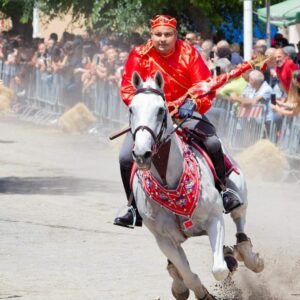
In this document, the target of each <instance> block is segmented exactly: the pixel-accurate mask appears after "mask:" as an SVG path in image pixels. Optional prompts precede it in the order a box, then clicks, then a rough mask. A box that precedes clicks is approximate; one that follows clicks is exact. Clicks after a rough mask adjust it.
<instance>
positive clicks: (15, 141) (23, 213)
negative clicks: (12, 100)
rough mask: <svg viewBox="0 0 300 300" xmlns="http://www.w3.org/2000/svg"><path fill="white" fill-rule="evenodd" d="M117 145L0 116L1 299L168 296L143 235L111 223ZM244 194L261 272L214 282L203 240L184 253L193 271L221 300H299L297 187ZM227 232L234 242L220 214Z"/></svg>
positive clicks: (147, 299) (273, 186)
mask: <svg viewBox="0 0 300 300" xmlns="http://www.w3.org/2000/svg"><path fill="white" fill-rule="evenodd" d="M119 143H120V142H115V143H110V142H108V140H107V139H102V141H101V139H100V137H99V136H87V135H66V134H62V133H60V132H59V131H57V130H56V129H53V128H45V127H37V126H35V125H31V124H29V123H24V122H21V121H18V120H16V119H15V118H14V117H11V116H10V117H3V116H2V117H0V149H1V150H0V153H1V155H0V204H1V209H0V299H14V298H16V299H17V298H20V299H24V300H25V299H26V300H29V299H30V300H44V299H45V300H52V299H53V300H66V299H72V300H87V299H91V300H106V299H109V300H119V299H126V300H134V299H137V300H154V299H160V300H169V299H172V296H171V292H170V282H171V280H170V278H169V276H168V274H167V271H166V259H165V258H164V257H163V255H162V254H161V253H160V251H159V249H158V247H157V246H156V244H155V241H154V239H153V237H152V236H151V234H150V233H149V232H148V231H147V229H146V228H144V227H143V228H139V229H134V230H130V229H123V228H120V227H117V226H113V225H112V220H113V219H114V217H115V214H116V213H117V211H118V209H119V208H120V207H121V206H122V205H124V195H123V190H122V186H121V181H120V176H119V167H118V151H119ZM249 192H250V197H249V202H250V206H249V210H248V223H247V233H248V234H249V235H250V237H251V239H252V242H253V244H254V247H255V249H257V250H258V251H259V252H260V253H261V255H262V256H263V257H264V258H265V265H266V267H265V270H264V271H263V273H261V274H254V273H251V272H250V271H249V270H247V269H245V267H244V266H243V265H241V266H240V268H239V271H238V272H237V273H236V274H235V275H234V276H233V283H232V284H229V285H228V284H224V285H220V284H217V283H216V282H215V281H214V279H213V276H212V274H211V270H210V268H211V261H212V256H211V250H210V248H209V244H208V240H207V238H206V237H202V238H194V239H191V240H189V241H188V242H187V243H186V245H185V247H184V248H185V249H186V251H187V255H188V257H189V258H190V264H191V266H192V269H193V270H194V271H195V272H196V273H198V275H199V276H200V278H201V280H202V282H203V283H204V284H205V285H206V286H207V287H208V288H209V290H210V291H211V292H212V293H214V294H215V295H216V296H219V297H220V299H228V300H229V299H251V300H265V299H266V300H271V299H278V300H289V299H292V300H297V299H300V217H299V216H300V197H299V183H298V184H295V183H292V184H288V183H284V184H278V183H264V182H258V183H257V182H249ZM226 225H227V229H226V230H227V231H226V235H227V237H226V243H227V244H233V242H234V228H233V224H232V222H231V220H230V219H229V218H228V217H227V216H226ZM190 298H191V299H194V298H193V295H192V296H191V297H190Z"/></svg>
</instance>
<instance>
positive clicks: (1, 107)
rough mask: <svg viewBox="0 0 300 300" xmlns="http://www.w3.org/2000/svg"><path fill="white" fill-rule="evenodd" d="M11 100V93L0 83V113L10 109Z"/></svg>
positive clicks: (12, 94) (12, 96) (12, 95)
mask: <svg viewBox="0 0 300 300" xmlns="http://www.w3.org/2000/svg"><path fill="white" fill-rule="evenodd" d="M13 98H14V93H13V91H12V90H11V89H9V88H7V87H6V86H4V85H3V83H0V112H4V111H7V110H8V109H9V108H10V106H11V103H12V101H13Z"/></svg>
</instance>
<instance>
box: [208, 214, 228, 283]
mask: <svg viewBox="0 0 300 300" xmlns="http://www.w3.org/2000/svg"><path fill="white" fill-rule="evenodd" d="M207 233H208V236H209V241H210V245H211V248H212V252H213V268H212V273H213V275H214V277H215V279H216V280H219V281H221V280H224V279H225V278H227V276H228V274H229V270H228V268H227V264H226V262H225V260H224V254H223V246H224V238H225V226H224V220H223V216H222V215H220V216H213V217H212V218H211V219H210V220H209V222H208V228H207Z"/></svg>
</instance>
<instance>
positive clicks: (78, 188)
mask: <svg viewBox="0 0 300 300" xmlns="http://www.w3.org/2000/svg"><path fill="white" fill-rule="evenodd" d="M120 190H121V185H120V184H119V183H118V182H113V181H109V180H95V179H86V178H76V177H63V176H60V177H4V178H0V194H22V195H78V194H83V193H87V192H104V193H105V192H111V193H114V192H119V191H120Z"/></svg>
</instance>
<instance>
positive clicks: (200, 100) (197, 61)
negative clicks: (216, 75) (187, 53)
mask: <svg viewBox="0 0 300 300" xmlns="http://www.w3.org/2000/svg"><path fill="white" fill-rule="evenodd" d="M192 57H193V60H192V63H191V66H190V74H191V75H190V77H191V82H192V84H193V85H195V84H197V83H200V82H204V81H205V82H209V81H210V80H211V73H210V70H209V69H208V67H207V65H206V64H205V62H204V61H203V59H202V57H201V55H200V54H199V53H198V51H197V50H196V49H195V51H194V53H193V55H192ZM204 92H206V91H203V90H201V89H197V90H194V91H193V92H192V93H191V97H192V98H193V99H194V101H195V102H196V104H197V112H199V113H200V114H204V113H206V112H207V111H208V110H209V109H210V107H211V105H212V101H213V99H214V97H215V94H216V93H215V92H212V93H210V94H208V95H206V96H204V97H203V96H201V95H203V93H204Z"/></svg>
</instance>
